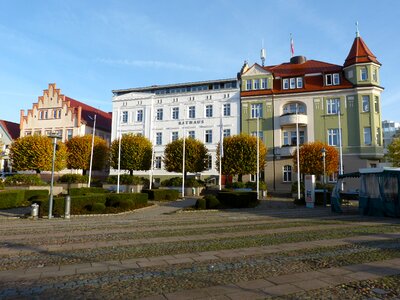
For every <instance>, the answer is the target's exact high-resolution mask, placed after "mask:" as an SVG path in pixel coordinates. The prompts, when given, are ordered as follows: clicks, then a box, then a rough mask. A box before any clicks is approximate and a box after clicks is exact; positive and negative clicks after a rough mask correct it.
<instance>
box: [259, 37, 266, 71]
mask: <svg viewBox="0 0 400 300" xmlns="http://www.w3.org/2000/svg"><path fill="white" fill-rule="evenodd" d="M265 57H266V55H265V49H264V39H263V40H262V43H261V53H260V58H261V64H262V66H263V67H264V62H265Z"/></svg>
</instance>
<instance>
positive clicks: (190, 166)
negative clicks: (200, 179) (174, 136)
mask: <svg viewBox="0 0 400 300" xmlns="http://www.w3.org/2000/svg"><path fill="white" fill-rule="evenodd" d="M207 153H208V149H207V147H206V146H205V145H204V144H203V143H202V142H201V141H199V140H196V139H192V138H186V139H185V174H184V177H185V178H186V174H187V173H199V172H202V171H204V170H206V168H207V158H208V157H207ZM163 161H164V165H165V169H166V170H167V171H168V172H177V173H182V166H183V139H178V140H175V141H173V142H171V143H169V144H168V145H166V146H165V150H164V159H163Z"/></svg>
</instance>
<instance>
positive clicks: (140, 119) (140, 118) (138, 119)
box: [136, 109, 143, 122]
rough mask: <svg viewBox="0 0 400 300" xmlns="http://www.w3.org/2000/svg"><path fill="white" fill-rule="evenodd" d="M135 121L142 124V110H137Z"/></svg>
mask: <svg viewBox="0 0 400 300" xmlns="http://www.w3.org/2000/svg"><path fill="white" fill-rule="evenodd" d="M136 121H137V122H143V109H139V110H138V111H137V113H136Z"/></svg>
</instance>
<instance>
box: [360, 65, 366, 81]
mask: <svg viewBox="0 0 400 300" xmlns="http://www.w3.org/2000/svg"><path fill="white" fill-rule="evenodd" d="M360 80H361V81H366V80H368V69H367V67H362V68H361V69H360Z"/></svg>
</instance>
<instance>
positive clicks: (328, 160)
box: [293, 142, 339, 176]
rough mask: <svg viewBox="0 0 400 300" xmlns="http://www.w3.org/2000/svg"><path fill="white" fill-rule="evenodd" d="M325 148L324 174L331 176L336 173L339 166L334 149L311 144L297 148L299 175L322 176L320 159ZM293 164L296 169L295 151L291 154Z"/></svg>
mask: <svg viewBox="0 0 400 300" xmlns="http://www.w3.org/2000/svg"><path fill="white" fill-rule="evenodd" d="M323 148H325V151H326V152H325V153H326V154H325V173H326V174H332V173H335V172H337V170H338V164H339V154H338V151H337V150H336V148H335V147H332V146H328V145H327V144H324V143H322V142H312V143H307V144H303V145H301V146H300V148H299V158H300V173H301V174H314V175H317V176H318V175H323V174H324V164H323V159H322V149H323ZM293 164H294V168H295V169H297V150H295V151H294V152H293Z"/></svg>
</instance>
